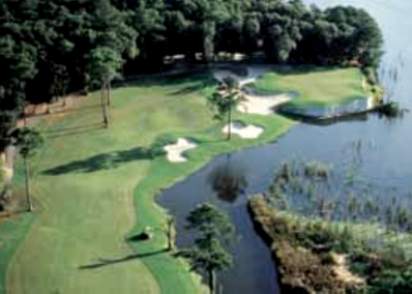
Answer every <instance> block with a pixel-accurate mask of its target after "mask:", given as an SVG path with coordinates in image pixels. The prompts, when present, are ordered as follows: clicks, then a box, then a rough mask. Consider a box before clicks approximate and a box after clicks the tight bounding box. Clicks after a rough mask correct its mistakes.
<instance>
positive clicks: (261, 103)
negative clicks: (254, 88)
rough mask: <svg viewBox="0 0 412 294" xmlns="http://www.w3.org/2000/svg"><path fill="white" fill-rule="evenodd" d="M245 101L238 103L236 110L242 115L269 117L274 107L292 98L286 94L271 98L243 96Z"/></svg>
mask: <svg viewBox="0 0 412 294" xmlns="http://www.w3.org/2000/svg"><path fill="white" fill-rule="evenodd" d="M244 96H245V100H244V101H242V102H241V103H239V105H238V107H237V110H238V111H240V112H243V113H251V114H260V115H271V114H273V113H274V110H275V108H276V107H278V106H280V105H282V104H284V103H287V102H289V101H290V100H292V98H291V97H290V96H289V95H287V94H279V95H273V96H255V95H248V94H245V95H244Z"/></svg>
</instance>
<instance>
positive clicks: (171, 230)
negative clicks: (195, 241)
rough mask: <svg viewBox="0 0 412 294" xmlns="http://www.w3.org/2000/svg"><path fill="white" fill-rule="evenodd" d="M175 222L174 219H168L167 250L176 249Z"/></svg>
mask: <svg viewBox="0 0 412 294" xmlns="http://www.w3.org/2000/svg"><path fill="white" fill-rule="evenodd" d="M174 225H175V220H174V218H173V217H168V218H167V223H166V236H167V250H168V251H171V250H173V249H174V241H175V240H174V239H175V231H174Z"/></svg>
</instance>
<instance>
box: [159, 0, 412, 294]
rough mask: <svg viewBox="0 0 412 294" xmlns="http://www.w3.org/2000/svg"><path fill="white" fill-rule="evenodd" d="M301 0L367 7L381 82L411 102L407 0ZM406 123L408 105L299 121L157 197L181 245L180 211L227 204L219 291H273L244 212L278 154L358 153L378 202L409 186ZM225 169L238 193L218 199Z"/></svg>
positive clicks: (329, 156)
mask: <svg viewBox="0 0 412 294" xmlns="http://www.w3.org/2000/svg"><path fill="white" fill-rule="evenodd" d="M305 2H307V3H316V4H318V5H319V6H326V5H337V4H344V5H349V4H350V5H354V6H357V7H363V8H366V9H367V10H368V11H369V12H370V13H371V14H372V15H373V16H374V17H375V18H376V19H377V21H378V23H379V24H380V26H381V28H382V30H383V33H384V38H385V55H384V57H383V60H382V69H381V78H382V80H383V83H384V84H386V85H387V87H388V88H390V89H391V92H393V99H394V100H396V101H398V102H400V103H401V106H402V107H406V108H410V109H412V99H411V98H412V46H411V44H412V33H411V32H412V17H410V13H412V1H407V0H391V1H386V0H362V1H361V0H346V1H331V0H317V1H316V0H312V1H305ZM392 66H396V67H397V68H398V71H399V72H398V79H397V81H396V83H393V81H391V80H389V79H387V78H386V76H387V74H385V73H386V72H387V68H390V67H392ZM411 131H412V113H411V114H406V115H405V117H404V118H403V119H401V120H395V121H388V120H386V119H383V118H379V117H378V116H376V115H370V116H368V117H367V119H364V120H360V121H351V122H341V123H337V124H334V125H330V126H313V125H304V124H301V125H299V126H297V127H295V128H294V129H292V130H291V131H290V132H289V133H288V134H286V135H285V136H284V137H282V138H281V139H279V140H278V142H276V143H272V144H267V145H264V146H261V147H257V148H251V149H247V150H243V151H240V152H236V153H233V154H231V155H224V156H220V157H217V158H216V159H214V160H213V161H212V162H211V163H209V164H208V165H207V166H206V167H204V168H203V169H202V170H200V171H199V172H197V173H195V174H194V175H192V176H190V177H188V178H187V179H186V180H185V181H183V182H181V183H178V184H177V185H175V186H174V187H172V188H170V189H169V190H167V191H165V192H164V193H163V194H162V195H161V197H159V198H158V199H159V200H158V201H159V203H160V205H162V206H163V207H166V208H167V209H169V210H170V212H171V213H172V214H173V215H174V216H176V218H177V228H178V240H177V244H178V246H184V245H187V244H190V242H191V240H190V236H189V234H188V233H187V232H186V231H185V229H184V218H185V217H186V216H187V214H188V213H189V211H190V210H192V209H193V208H194V207H195V206H196V205H197V204H199V203H203V202H205V201H209V202H212V203H215V204H216V205H218V206H219V207H221V208H223V209H225V210H226V211H227V212H228V213H229V214H230V216H231V218H232V220H233V222H234V223H235V225H236V228H237V232H238V235H239V240H238V241H237V242H236V243H235V244H234V245H233V246H232V247H231V249H232V252H233V254H234V257H235V258H234V260H235V265H234V267H233V269H231V270H230V271H229V272H226V273H223V274H221V275H219V283H220V284H221V285H223V289H224V293H277V292H278V286H277V284H276V270H275V268H274V266H273V263H272V260H271V257H270V252H269V250H268V248H267V246H266V245H265V244H264V243H263V242H262V241H261V239H260V238H259V237H258V236H257V235H256V234H255V232H254V230H253V226H252V224H251V222H250V220H249V217H248V214H247V210H246V205H245V204H246V201H247V195H253V194H255V193H260V192H264V191H265V190H266V189H267V188H268V186H269V185H270V183H271V181H272V178H273V174H274V172H275V170H276V169H277V168H278V167H279V165H280V164H281V163H282V162H285V161H288V160H292V159H297V158H298V159H304V160H318V161H326V162H330V163H332V165H333V166H334V168H335V169H343V168H347V167H348V166H349V165H350V164H351V158H352V157H353V155H354V153H356V156H358V157H359V158H358V160H359V162H360V163H361V164H360V165H359V173H360V174H361V175H362V176H363V177H364V178H365V179H366V180H367V181H368V182H370V183H371V184H376V185H380V186H382V187H386V188H385V189H384V191H385V193H383V194H382V195H381V197H382V199H381V202H382V203H383V204H384V203H388V202H390V201H391V199H392V198H393V197H405V196H404V195H408V192H409V191H412V184H411V183H412V182H411V179H412V152H411V150H412V132H411ZM355 149H356V150H355ZM233 173H234V175H233ZM225 174H232V176H233V178H234V179H233V180H232V181H229V182H230V183H232V184H233V185H232V186H234V187H235V188H237V189H235V190H237V192H238V194H239V195H238V196H237V198H236V197H235V196H236V195H231V194H230V193H229V195H228V196H227V195H226V197H225V198H224V199H222V198H219V195H218V193H216V192H215V190H214V188H213V187H215V188H216V187H220V188H222V187H221V186H222V185H221V184H220V182H221V179H222V177H223V179H225V178H224V177H225ZM226 182H227V181H226ZM391 187H393V189H392V190H391ZM226 188H227V187H226ZM386 191H387V192H386ZM226 194H227V193H226ZM220 196H222V195H220ZM411 198H412V197H411ZM403 200H405V199H403ZM411 201H412V199H411Z"/></svg>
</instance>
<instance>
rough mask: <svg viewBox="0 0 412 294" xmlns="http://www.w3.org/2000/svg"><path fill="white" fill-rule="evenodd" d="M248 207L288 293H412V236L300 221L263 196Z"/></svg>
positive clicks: (367, 227) (344, 224)
mask: <svg viewBox="0 0 412 294" xmlns="http://www.w3.org/2000/svg"><path fill="white" fill-rule="evenodd" d="M248 205H249V210H250V214H251V217H252V218H253V221H254V223H255V227H256V229H257V232H259V234H260V235H261V237H262V238H263V239H264V240H265V241H266V243H267V244H268V246H269V247H270V248H271V250H272V251H273V258H274V261H276V264H277V266H278V269H279V273H280V274H279V275H280V277H279V281H280V285H281V289H282V291H285V293H289V292H291V293H292V292H293V293H295V292H299V293H353V292H355V293H359V292H360V293H363V292H367V293H388V292H389V293H410V292H411V291H412V286H411V283H410V282H411V279H412V278H411V276H412V275H411V274H412V267H411V263H410V260H411V258H412V257H411V256H410V248H411V246H412V235H410V234H407V233H399V232H390V231H385V229H384V228H382V227H380V226H378V225H376V224H367V223H365V224H354V223H351V222H329V221H325V220H322V219H311V218H306V217H302V216H299V215H296V214H293V213H290V212H287V211H281V210H278V209H276V208H274V207H272V206H271V205H270V203H269V201H268V199H265V198H264V197H263V196H255V197H253V198H251V199H250V200H249V204H248ZM396 235H397V236H396ZM408 254H409V255H408Z"/></svg>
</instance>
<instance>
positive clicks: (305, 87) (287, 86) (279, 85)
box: [254, 68, 369, 108]
mask: <svg viewBox="0 0 412 294" xmlns="http://www.w3.org/2000/svg"><path fill="white" fill-rule="evenodd" d="M363 79H364V76H363V74H362V73H361V71H360V70H359V69H357V68H343V69H342V68H317V69H316V68H315V69H314V68H310V69H301V70H279V71H274V72H271V73H267V74H265V75H264V76H263V77H262V78H261V79H258V80H257V81H256V83H255V85H254V87H255V88H256V90H258V91H261V92H266V93H273V92H277V93H278V92H293V93H297V94H298V96H297V97H296V98H295V99H294V100H293V101H291V102H290V103H289V105H290V106H294V107H298V108H299V107H300V108H301V107H307V106H318V107H319V106H320V107H322V106H334V105H341V104H344V103H348V102H351V101H353V100H356V99H359V98H364V97H366V96H368V95H369V94H368V93H367V92H366V91H365V90H364V89H363V86H362V81H363Z"/></svg>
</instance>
